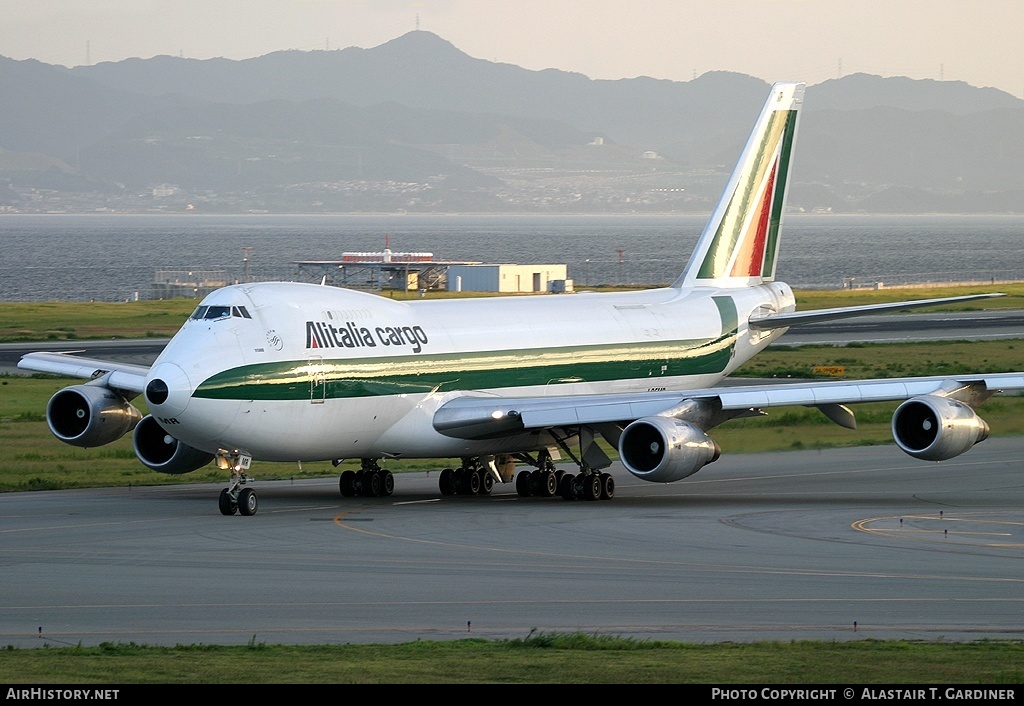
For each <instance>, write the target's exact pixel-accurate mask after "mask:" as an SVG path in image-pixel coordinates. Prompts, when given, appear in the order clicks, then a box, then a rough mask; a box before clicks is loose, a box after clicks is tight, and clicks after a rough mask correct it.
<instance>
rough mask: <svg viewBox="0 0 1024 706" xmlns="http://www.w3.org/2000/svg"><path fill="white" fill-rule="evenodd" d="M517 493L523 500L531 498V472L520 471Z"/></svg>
mask: <svg viewBox="0 0 1024 706" xmlns="http://www.w3.org/2000/svg"><path fill="white" fill-rule="evenodd" d="M516 492H517V493H519V497H521V498H528V497H530V471H519V475H517V476H516Z"/></svg>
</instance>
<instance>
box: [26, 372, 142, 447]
mask: <svg viewBox="0 0 1024 706" xmlns="http://www.w3.org/2000/svg"><path fill="white" fill-rule="evenodd" d="M141 419H142V412H140V411H139V410H137V409H135V407H133V406H132V405H131V403H129V402H128V400H126V399H125V398H124V397H122V396H121V395H120V394H118V393H117V392H115V391H114V390H111V389H110V388H109V387H103V386H101V385H72V386H71V387H65V388H64V389H63V390H60V391H58V392H57V393H56V394H55V395H54V396H53V397H51V398H50V401H49V402H48V403H47V404H46V424H47V425H48V426H49V427H50V431H51V432H52V433H53V435H54V436H56V437H57V438H58V439H60V440H61V441H63V442H64V443H66V444H71V445H72V446H81V447H83V448H91V447H95V446H103V445H104V444H109V443H110V442H112V441H117V440H118V439H120V438H121V437H122V436H124V435H125V434H127V433H128V432H130V431H131V430H132V429H134V428H135V426H136V425H137V424H138V423H139V421H140V420H141Z"/></svg>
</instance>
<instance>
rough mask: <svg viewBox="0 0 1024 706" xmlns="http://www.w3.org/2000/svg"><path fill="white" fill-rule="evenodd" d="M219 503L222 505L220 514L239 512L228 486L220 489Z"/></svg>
mask: <svg viewBox="0 0 1024 706" xmlns="http://www.w3.org/2000/svg"><path fill="white" fill-rule="evenodd" d="M217 505H218V506H219V507H220V514H222V515H234V514H235V513H236V512H238V505H237V504H235V502H234V501H233V500H232V499H231V493H229V492H228V489H227V488H225V489H224V490H222V491H220V498H218V499H217Z"/></svg>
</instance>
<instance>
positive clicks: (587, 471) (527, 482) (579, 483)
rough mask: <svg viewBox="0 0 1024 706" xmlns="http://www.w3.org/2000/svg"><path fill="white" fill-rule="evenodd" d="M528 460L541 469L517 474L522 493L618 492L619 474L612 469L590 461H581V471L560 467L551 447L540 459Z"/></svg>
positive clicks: (586, 495) (595, 496) (601, 495)
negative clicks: (605, 470) (590, 464)
mask: <svg viewBox="0 0 1024 706" xmlns="http://www.w3.org/2000/svg"><path fill="white" fill-rule="evenodd" d="M567 450H568V449H567ZM527 460H529V461H531V463H532V465H535V466H537V469H536V470H533V471H520V472H519V475H517V476H516V492H517V493H518V494H519V496H520V497H524V498H526V497H530V496H537V497H543V498H550V497H552V496H554V495H558V496H560V497H562V498H563V499H564V500H610V499H611V498H613V497H614V496H615V478H613V477H612V475H611V474H610V473H601V472H599V471H597V470H594V469H592V468H590V467H588V466H587V464H586V463H581V462H579V461H577V463H578V464H579V466H580V472H579V473H575V474H574V473H569V472H567V471H562V470H557V469H556V468H555V464H554V460H553V459H552V458H551V454H550V453H548V452H547V451H541V452H540V453H539V454H538V455H537V459H536V461H533V460H532V459H529V458H527Z"/></svg>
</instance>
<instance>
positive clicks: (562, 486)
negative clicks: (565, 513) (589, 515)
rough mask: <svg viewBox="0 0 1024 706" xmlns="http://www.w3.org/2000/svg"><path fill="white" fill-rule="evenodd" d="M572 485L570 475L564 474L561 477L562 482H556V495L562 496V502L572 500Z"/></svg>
mask: <svg viewBox="0 0 1024 706" xmlns="http://www.w3.org/2000/svg"><path fill="white" fill-rule="evenodd" d="M572 484H573V477H572V474H571V473H566V474H565V475H564V476H562V480H560V481H559V482H558V494H559V495H561V496H562V500H572Z"/></svg>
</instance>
